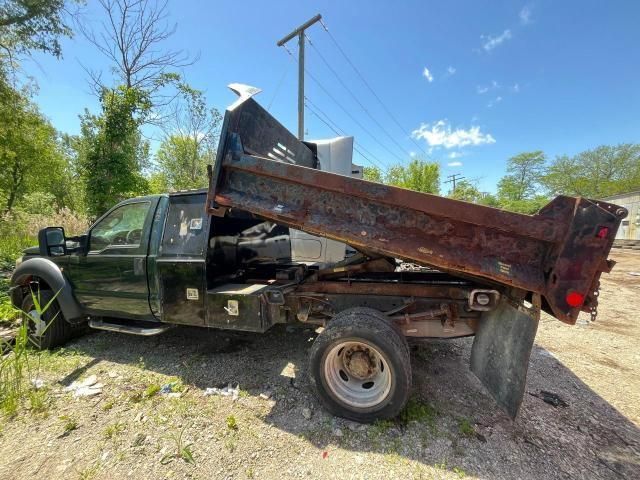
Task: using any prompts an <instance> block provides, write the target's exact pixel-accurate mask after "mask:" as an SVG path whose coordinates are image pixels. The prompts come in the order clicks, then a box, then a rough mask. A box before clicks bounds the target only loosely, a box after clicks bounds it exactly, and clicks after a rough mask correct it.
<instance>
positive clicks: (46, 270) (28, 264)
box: [11, 257, 83, 323]
mask: <svg viewBox="0 0 640 480" xmlns="http://www.w3.org/2000/svg"><path fill="white" fill-rule="evenodd" d="M31 277H38V278H41V279H42V280H44V281H45V282H46V283H47V285H49V286H50V287H51V289H52V290H53V291H55V292H57V291H60V293H58V296H57V297H56V300H57V302H58V305H59V306H60V311H61V312H62V315H63V316H64V318H65V320H66V321H67V322H69V323H76V322H74V320H77V319H79V318H81V317H82V316H83V314H82V308H81V307H80V304H79V303H78V301H77V300H76V298H75V296H74V295H73V289H72V287H71V285H70V283H69V282H68V281H67V279H66V278H65V277H64V275H63V274H62V270H60V267H59V266H58V265H56V264H55V263H53V262H52V261H51V260H49V259H48V258H42V257H35V258H30V259H28V260H25V261H24V262H22V263H21V264H20V265H18V267H17V268H16V269H15V270H14V272H13V275H11V286H12V287H11V301H12V302H13V305H14V306H15V307H17V308H20V307H21V306H22V291H21V289H20V288H19V287H20V286H24V285H26V284H27V282H28V281H29V279H30V278H31Z"/></svg>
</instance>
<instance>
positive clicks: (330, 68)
mask: <svg viewBox="0 0 640 480" xmlns="http://www.w3.org/2000/svg"><path fill="white" fill-rule="evenodd" d="M305 37H307V40H308V41H309V45H311V48H313V49H314V50H315V51H316V53H317V54H318V56H319V57H320V59H321V60H322V62H323V63H324V64H325V65H326V66H327V68H328V69H329V70H331V73H333V75H334V76H335V77H336V79H337V80H338V82H340V85H342V86H343V87H344V89H345V90H346V91H347V92H348V93H349V95H351V98H353V100H354V101H355V102H356V103H357V104H358V105H359V106H360V108H362V110H363V111H364V113H365V114H366V115H367V116H368V117H369V118H370V119H371V121H373V123H375V124H376V125H377V126H378V127H379V128H380V130H382V131H383V132H384V134H385V135H386V136H387V137H389V139H390V140H391V141H392V142H393V143H394V144H395V145H396V146H397V147H398V148H399V149H400V150H404V152H405V153H406V154H407V155H408V156H409V157H411V153H410V152H408V151H407V150H406V149H405V148H404V147H403V146H402V145H400V143H398V141H397V140H396V139H395V138H393V136H392V135H391V134H390V133H389V132H388V131H387V130H386V129H385V128H384V126H382V125H381V124H380V122H379V121H378V120H377V119H376V118H375V117H374V116H373V115H371V113H370V112H369V110H368V109H367V107H365V106H364V105H363V104H362V102H361V101H360V100H358V97H356V95H355V93H353V91H352V90H351V89H350V88H349V86H348V85H347V84H346V83H345V82H344V81H343V80H342V78H340V75H338V72H336V71H335V69H334V68H333V67H332V66H331V64H330V63H329V62H328V61H327V59H326V58H324V55H322V53H321V52H320V50H319V49H318V48H317V47H316V45H315V44H314V43H313V42H312V41H311V38H309V36H308V35H306V34H305Z"/></svg>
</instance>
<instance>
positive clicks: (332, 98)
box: [283, 45, 405, 163]
mask: <svg viewBox="0 0 640 480" xmlns="http://www.w3.org/2000/svg"><path fill="white" fill-rule="evenodd" d="M283 47H284V48H285V50H286V52H287V53H288V54H289V55H290V56H291V58H293V59H294V61H296V62H297V60H296V58H295V56H294V55H293V53H291V50H289V49H288V48H287V46H286V45H283ZM304 72H305V74H307V75H308V76H309V78H310V79H311V80H312V81H313V82H314V83H315V84H316V85H317V86H318V87H319V88H320V90H322V91H323V92H324V94H325V95H327V96H328V97H329V98H330V99H331V100H332V101H333V102H334V103H335V104H336V105H337V106H338V108H340V110H342V111H343V112H344V113H345V114H346V115H347V116H348V117H349V118H350V119H351V120H352V121H353V122H354V123H355V124H356V125H358V126H359V127H360V128H361V129H362V131H364V132H365V133H366V134H367V135H369V136H370V137H371V138H372V139H373V140H374V141H375V142H376V143H377V144H378V145H379V146H380V147H381V148H383V149H384V150H386V151H387V152H388V153H389V154H390V155H391V156H393V157H395V158H396V159H397V160H398V161H399V162H401V163H402V162H404V161H405V159H403V158H402V157H400V156H399V155H398V154H397V153H395V152H394V151H393V150H391V149H389V147H387V146H386V145H385V144H384V143H382V142H381V141H380V140H379V139H378V138H377V137H376V136H375V135H373V134H372V133H371V132H370V131H369V129H367V128H366V127H365V126H364V125H362V123H360V121H359V120H358V119H357V118H355V117H354V116H353V114H352V113H351V112H349V111H348V110H347V109H346V108H345V107H344V106H342V104H341V103H340V102H339V101H338V100H336V98H335V97H334V96H333V95H332V94H331V92H329V90H328V89H327V88H326V87H325V86H324V85H323V84H322V83H321V82H320V81H319V80H318V79H317V78H316V77H315V75H313V74H312V73H311V72H310V71H309V69H307V68H306V67H305V68H304Z"/></svg>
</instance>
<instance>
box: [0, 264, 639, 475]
mask: <svg viewBox="0 0 640 480" xmlns="http://www.w3.org/2000/svg"><path fill="white" fill-rule="evenodd" d="M613 258H614V259H616V260H618V262H619V264H618V265H617V266H616V268H615V269H614V271H613V273H612V274H611V275H604V276H603V282H602V289H601V292H602V293H601V306H600V314H599V317H598V321H597V322H595V323H590V322H588V320H587V318H586V317H585V318H582V319H581V320H580V322H579V325H577V326H574V327H570V326H567V325H564V324H562V323H560V322H558V321H556V320H553V319H551V318H550V317H545V318H543V321H542V323H541V326H540V329H539V331H538V337H537V340H536V347H535V348H534V352H533V354H532V358H531V367H530V369H529V378H528V386H527V391H528V393H527V394H526V395H525V399H524V403H523V406H522V409H521V412H520V415H519V417H518V419H517V420H516V421H515V422H512V421H511V420H510V419H509V418H508V417H507V416H506V415H505V414H504V413H503V412H502V411H501V410H500V409H499V408H498V407H497V406H496V405H495V403H494V402H493V400H492V399H491V397H490V396H489V395H488V394H487V393H486V392H485V390H484V389H483V387H482V386H481V385H480V383H479V381H478V380H477V379H476V378H475V377H474V376H473V374H471V373H470V372H469V369H468V361H469V354H470V349H471V342H472V340H471V339H459V340H455V341H447V342H442V341H437V342H429V343H424V344H420V345H414V346H413V347H412V362H413V366H414V369H413V371H414V374H413V377H414V394H413V400H412V407H411V409H410V410H409V418H405V419H404V421H401V420H398V421H397V422H379V423H377V424H374V425H366V426H365V425H359V424H356V423H352V422H347V421H344V420H342V419H338V418H334V417H331V416H330V415H328V414H326V413H325V412H324V411H323V410H322V408H321V407H320V405H319V404H318V403H317V401H316V400H315V398H314V396H313V394H312V392H311V390H310V386H309V380H308V377H307V372H306V368H307V364H306V358H307V352H308V350H309V347H310V345H311V341H312V339H313V338H314V335H315V334H314V332H313V331H311V330H309V329H291V328H289V329H286V328H284V327H282V328H275V329H273V330H272V331H271V332H268V333H267V334H265V335H228V334H226V333H223V332H217V331H203V330H200V329H187V328H178V329H174V330H172V331H170V332H168V333H166V334H164V335H162V336H158V337H152V338H138V337H129V336H125V335H120V334H115V333H107V332H99V333H94V334H91V335H87V336H85V337H82V338H80V339H78V340H76V341H74V342H72V343H70V344H69V345H68V346H67V347H66V348H65V349H62V350H59V351H57V352H54V353H52V354H49V353H45V354H43V356H42V357H41V367H40V369H41V374H40V378H41V379H42V380H43V381H44V384H45V387H44V391H45V392H46V401H45V405H44V406H41V407H40V409H39V411H36V409H28V408H25V409H23V410H21V412H20V414H19V415H18V416H17V417H16V418H14V419H2V420H0V478H2V479H23V478H31V477H41V478H65V479H68V478H83V479H88V478H105V479H108V478H127V477H128V478H144V479H160V478H240V479H242V478H267V479H269V478H277V479H282V478H340V479H351V478H371V479H376V478H380V479H388V478H462V477H467V478H476V477H477V478H485V479H501V478H535V479H546V478H585V479H592V478H603V479H604V478H611V479H618V478H628V479H636V478H640V430H639V429H638V427H639V426H640V376H639V375H640V361H639V360H640V352H639V349H638V342H639V340H640V325H639V322H638V320H639V315H638V313H637V307H638V305H639V301H638V298H639V294H640V277H639V276H633V275H631V274H630V272H640V254H638V253H625V252H620V253H614V254H613ZM31 364H32V366H35V358H34V359H32V362H31ZM92 375H95V376H96V377H97V381H98V382H99V383H101V384H103V387H102V391H101V393H100V394H98V395H95V396H91V397H80V398H77V399H74V398H73V396H72V393H70V392H67V391H64V387H65V386H68V385H70V384H71V383H72V382H73V381H74V380H83V379H86V378H88V377H90V376H92ZM230 382H232V383H233V384H234V385H235V384H239V387H240V391H239V396H238V398H237V399H235V400H234V399H233V398H232V397H223V396H217V395H210V396H207V395H205V394H204V393H205V389H206V388H209V387H224V386H225V385H227V384H228V383H230ZM171 383H173V390H174V392H173V393H172V394H163V393H161V392H156V390H157V388H158V387H160V386H162V385H166V384H171ZM541 391H548V392H551V393H553V394H555V395H556V396H557V397H556V398H559V399H560V400H561V401H562V402H564V404H561V405H559V406H553V405H550V404H549V403H545V402H544V401H543V400H542V399H541V398H540V397H541V396H542V395H541V393H540V392H541ZM563 405H564V406H563Z"/></svg>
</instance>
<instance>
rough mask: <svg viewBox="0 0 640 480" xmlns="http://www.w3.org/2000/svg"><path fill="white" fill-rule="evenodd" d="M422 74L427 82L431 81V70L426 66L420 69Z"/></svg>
mask: <svg viewBox="0 0 640 480" xmlns="http://www.w3.org/2000/svg"><path fill="white" fill-rule="evenodd" d="M422 76H423V77H424V78H426V79H427V80H428V81H429V83H431V82H433V75H431V72H430V71H429V69H428V68H427V67H424V70H422Z"/></svg>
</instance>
